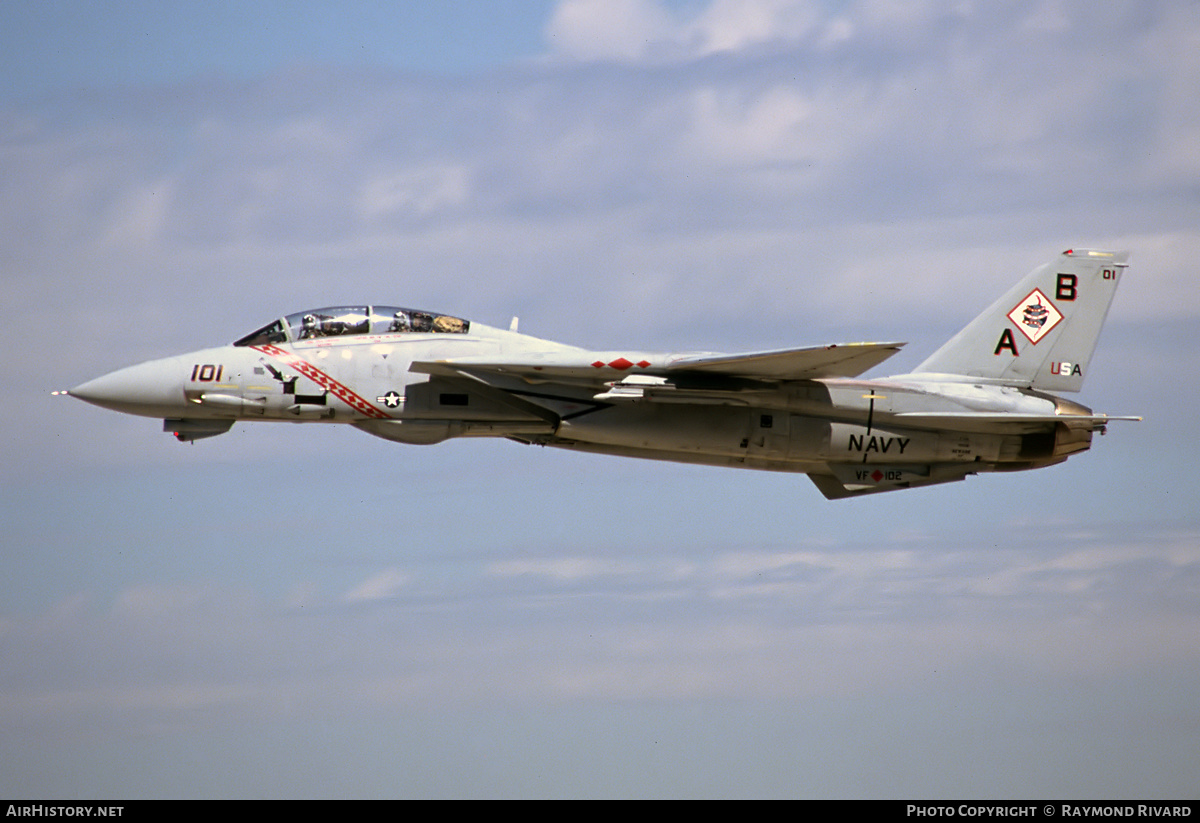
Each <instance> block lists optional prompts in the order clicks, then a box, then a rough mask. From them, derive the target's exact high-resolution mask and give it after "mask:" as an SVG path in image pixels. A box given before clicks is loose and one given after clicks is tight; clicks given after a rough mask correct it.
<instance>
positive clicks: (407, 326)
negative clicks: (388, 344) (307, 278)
mask: <svg viewBox="0 0 1200 823" xmlns="http://www.w3.org/2000/svg"><path fill="white" fill-rule="evenodd" d="M470 328H471V324H470V322H469V321H466V320H463V319H462V318H460V317H451V316H450V315H447V314H436V313H434V312H428V311H421V310H419V309H405V308H400V307H398V306H334V307H330V308H325V309H312V310H310V311H302V312H296V313H295V314H289V315H288V316H287V317H283V318H280V319H279V320H276V321H275V322H273V323H268V324H267V325H265V326H263V327H262V328H261V329H259V330H258V331H255V332H251V333H250V334H248V335H246V336H245V337H243V338H241V339H240V340H238V341H236V342H235V343H234V344H233V345H235V346H261V345H263V344H267V343H294V342H297V341H303V340H318V339H321V338H324V337H348V336H352V335H368V334H372V335H374V334H408V333H413V332H425V333H441V334H466V333H467V331H468V330H469V329H470Z"/></svg>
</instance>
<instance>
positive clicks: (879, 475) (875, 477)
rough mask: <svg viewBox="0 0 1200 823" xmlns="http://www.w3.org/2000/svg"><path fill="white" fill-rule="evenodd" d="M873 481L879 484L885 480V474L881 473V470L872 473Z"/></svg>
mask: <svg viewBox="0 0 1200 823" xmlns="http://www.w3.org/2000/svg"><path fill="white" fill-rule="evenodd" d="M871 479H872V480H874V481H875V482H876V483H878V482H879V481H880V480H882V479H883V472H881V471H880V470H879V469H876V470H875V471H873V472H871Z"/></svg>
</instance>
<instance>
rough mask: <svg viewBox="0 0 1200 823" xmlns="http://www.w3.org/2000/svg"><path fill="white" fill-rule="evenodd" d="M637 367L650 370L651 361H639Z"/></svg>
mask: <svg viewBox="0 0 1200 823" xmlns="http://www.w3.org/2000/svg"><path fill="white" fill-rule="evenodd" d="M637 366H638V368H639V369H648V368H650V361H649V360H639V361H638V362H637Z"/></svg>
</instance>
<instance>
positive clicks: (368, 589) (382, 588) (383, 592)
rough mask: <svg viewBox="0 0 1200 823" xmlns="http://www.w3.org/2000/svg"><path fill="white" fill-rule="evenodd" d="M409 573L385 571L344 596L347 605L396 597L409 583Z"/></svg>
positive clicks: (393, 570)
mask: <svg viewBox="0 0 1200 823" xmlns="http://www.w3.org/2000/svg"><path fill="white" fill-rule="evenodd" d="M409 579H410V578H409V575H408V573H406V572H404V571H403V570H401V569H395V568H392V569H384V570H383V571H381V572H379V573H378V574H375V575H372V576H371V577H369V578H367V579H366V580H364V581H362V582H361V583H359V584H358V585H357V586H355V587H354V588H352V589H350V590H349V591H348V592H346V593H345V595H343V597H342V599H343V600H345V601H346V602H347V603H367V602H370V601H372V600H387V599H389V598H393V597H395V596H396V595H397V594H398V593H399V592H400V590H401V589H403V588H404V587H405V586H406V585H407V584H408V582H409Z"/></svg>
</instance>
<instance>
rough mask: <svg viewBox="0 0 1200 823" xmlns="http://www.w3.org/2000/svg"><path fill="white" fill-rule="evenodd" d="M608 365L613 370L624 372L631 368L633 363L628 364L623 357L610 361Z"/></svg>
mask: <svg viewBox="0 0 1200 823" xmlns="http://www.w3.org/2000/svg"><path fill="white" fill-rule="evenodd" d="M608 365H610V366H612V367H613V368H614V369H620V370H621V371H624V370H625V369H627V368H629V367H630V366H632V365H633V363H631V362H629V361H628V360H626V359H625V358H624V357H618V358H617V359H616V360H613V361H611V362H610V363H609V364H608Z"/></svg>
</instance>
